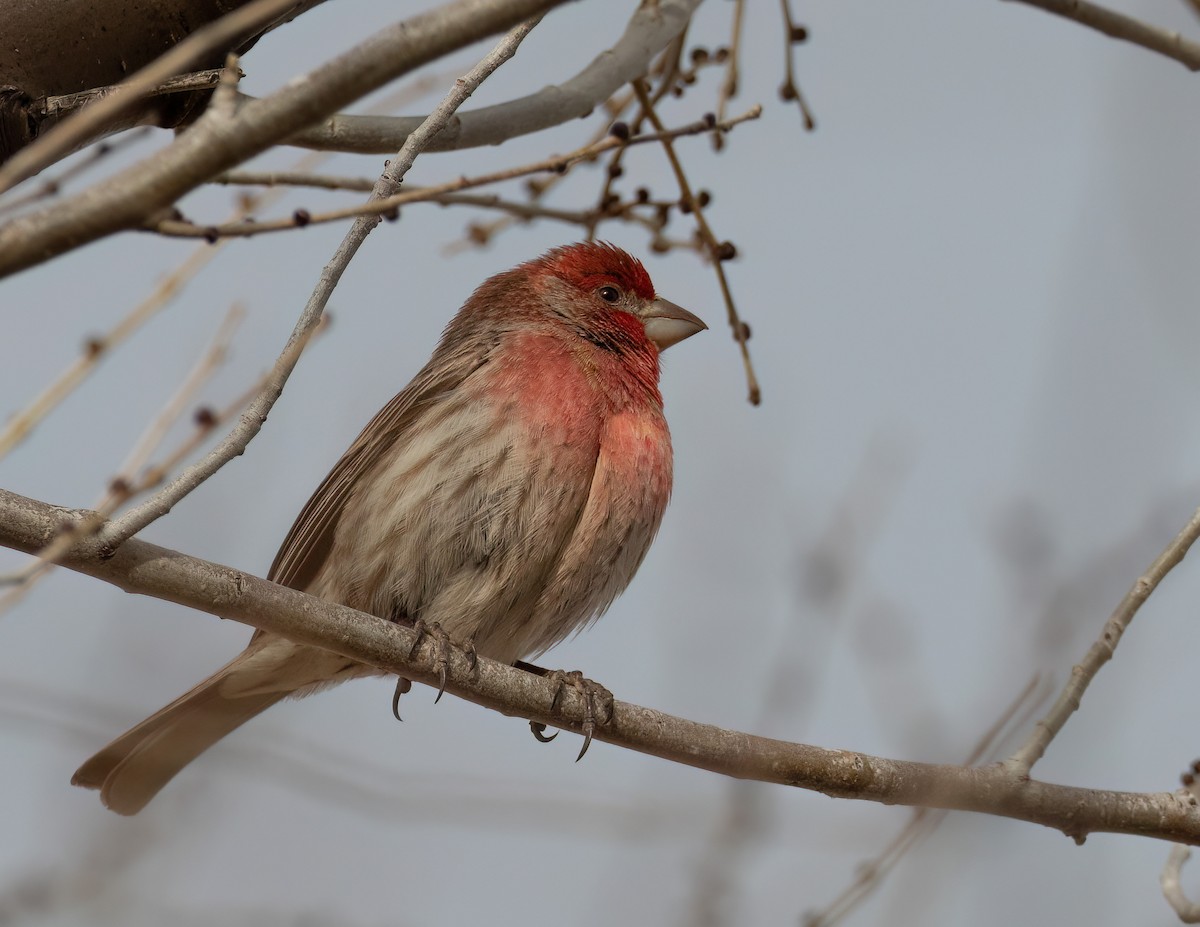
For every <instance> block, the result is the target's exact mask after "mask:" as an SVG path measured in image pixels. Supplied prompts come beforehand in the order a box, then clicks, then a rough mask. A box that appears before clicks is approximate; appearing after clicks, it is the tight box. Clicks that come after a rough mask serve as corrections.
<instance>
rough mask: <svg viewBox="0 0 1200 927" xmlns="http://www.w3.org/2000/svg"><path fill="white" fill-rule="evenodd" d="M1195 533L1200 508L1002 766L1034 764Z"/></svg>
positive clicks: (1021, 771)
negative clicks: (1043, 714) (1024, 739)
mask: <svg viewBox="0 0 1200 927" xmlns="http://www.w3.org/2000/svg"><path fill="white" fill-rule="evenodd" d="M1197 537H1200V509H1197V510H1196V511H1195V512H1194V513H1193V515H1192V517H1191V518H1190V519H1189V520H1188V523H1187V524H1186V525H1184V527H1183V530H1182V531H1180V532H1179V534H1177V535H1176V536H1175V539H1174V540H1173V541H1171V543H1170V544H1168V545H1167V546H1166V548H1165V549H1164V550H1163V552H1162V553H1161V554H1159V555H1158V557H1156V558H1155V560H1154V562H1153V563H1152V564H1150V566H1149V568H1148V569H1147V570H1146V572H1145V573H1143V574H1142V575H1141V576H1139V577H1138V579H1137V581H1136V582H1135V583H1134V584H1133V586H1132V587H1130V589H1129V591H1128V592H1127V593H1125V598H1123V599H1122V600H1121V602H1120V604H1119V605H1118V606H1117V608H1116V610H1115V611H1113V613H1112V615H1111V616H1109V619H1108V621H1106V622H1105V623H1104V629H1103V631H1101V633H1100V637H1099V638H1097V640H1096V641H1095V642H1094V643H1093V644H1092V646H1091V647H1089V648H1088V652H1087V653H1086V654H1085V655H1084V657H1083V659H1082V660H1081V661H1080V662H1079V663H1077V664H1076V665H1075V666H1074V667H1072V668H1071V676H1070V678H1069V679H1068V680H1067V684H1066V686H1065V687H1064V688H1063V690H1062V692H1061V693H1060V694H1059V696H1058V699H1057V701H1055V703H1054V705H1053V707H1052V708H1051V709H1050V711H1049V713H1048V714H1047V715H1046V717H1044V718H1042V720H1040V721H1039V722H1038V723H1037V724H1036V725H1035V726H1034V729H1033V731H1032V732H1031V733H1030V735H1029V738H1028V740H1026V742H1025V743H1024V744H1022V746H1021V748H1020V749H1019V750H1018V751H1017V752H1016V753H1014V754H1013V755H1012V756H1011V757H1009V758H1008V759H1007V760H1006V761H1005V767H1006V768H1007V769H1008V770H1009V771H1010V772H1013V773H1016V774H1017V775H1019V776H1028V775H1029V771H1030V770H1031V769H1033V766H1034V764H1035V763H1037V761H1038V760H1040V759H1041V758H1042V756H1043V754H1045V752H1046V748H1047V747H1048V746H1050V742H1051V741H1052V740H1054V738H1055V737H1056V736H1057V735H1058V732H1059V731H1061V730H1062V728H1063V725H1064V724H1066V723H1067V720H1068V719H1069V718H1070V717H1071V715H1072V714H1074V713H1075V711H1076V710H1077V709H1078V708H1079V704H1080V701H1081V700H1082V699H1083V694H1084V693H1085V692H1086V691H1087V688H1088V686H1089V685H1090V684H1091V682H1092V680H1093V679H1094V678H1095V677H1096V673H1098V672H1099V671H1100V668H1101V667H1102V666H1104V664H1105V663H1107V662H1108V661H1109V660H1111V659H1112V657H1113V654H1114V653H1115V652H1116V649H1117V644H1118V643H1120V641H1121V635H1123V634H1124V633H1125V629H1126V628H1128V627H1129V624H1130V622H1132V621H1133V617H1134V615H1136V614H1137V612H1138V609H1139V608H1141V607H1142V604H1143V603H1144V602H1145V601H1146V599H1148V598H1150V594H1151V593H1153V592H1154V590H1155V589H1157V588H1158V584H1159V583H1161V582H1162V581H1163V579H1164V577H1166V575H1167V574H1168V573H1170V572H1171V570H1172V569H1174V568H1175V567H1176V566H1178V564H1179V563H1180V561H1182V560H1183V558H1184V555H1186V554H1187V552H1188V549H1189V548H1190V547H1191V546H1192V544H1193V543H1195V541H1196V538H1197Z"/></svg>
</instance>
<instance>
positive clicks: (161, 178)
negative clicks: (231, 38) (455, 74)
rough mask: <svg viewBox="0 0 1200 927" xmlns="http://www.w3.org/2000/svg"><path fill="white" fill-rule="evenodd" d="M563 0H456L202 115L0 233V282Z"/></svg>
mask: <svg viewBox="0 0 1200 927" xmlns="http://www.w3.org/2000/svg"><path fill="white" fill-rule="evenodd" d="M563 2H565V0H455V2H452V3H448V4H446V5H445V6H443V7H440V8H438V9H435V10H431V11H430V12H427V13H422V14H419V15H416V16H413V17H412V18H411V19H408V20H405V21H403V22H400V23H396V24H395V25H393V26H390V27H388V28H386V29H383V30H381V31H380V32H378V33H376V34H375V35H373V36H372V37H370V38H369V39H367V40H366V41H364V42H361V43H360V44H359V45H358V46H356V47H355V48H352V49H350V50H349V51H347V52H345V53H343V54H342V55H339V56H338V57H336V58H334V59H333V60H332V61H329V62H328V63H326V64H323V65H321V66H320V67H318V68H316V69H315V70H313V71H311V72H309V73H308V74H306V75H303V76H302V77H298V78H296V79H294V80H292V81H289V82H288V83H287V85H286V86H284V87H283V88H282V89H280V90H279V91H278V92H277V93H274V94H272V95H271V96H269V97H265V98H264V99H262V100H257V101H255V102H254V103H250V104H247V105H246V106H243V107H242V108H241V109H240V110H238V112H237V113H236V114H234V115H233V116H231V117H229V118H221V116H220V114H217V113H214V112H212V111H211V110H210V111H208V112H206V113H205V115H204V116H202V117H201V118H200V119H199V120H198V121H197V122H196V124H195V125H194V126H192V127H191V128H190V129H189V130H187V131H186V132H184V133H183V134H182V135H180V136H179V137H178V138H177V139H175V141H174V142H172V143H171V145H170V146H169V147H168V148H166V149H165V150H163V151H160V152H156V153H155V154H154V155H153V156H152V157H150V158H148V159H146V160H144V161H141V162H139V163H138V164H135V165H133V166H131V167H130V168H128V169H127V170H125V171H122V172H120V173H118V174H117V175H115V176H114V177H112V178H109V179H107V180H105V181H103V182H101V183H99V184H97V185H96V186H94V187H92V188H91V189H89V190H87V191H85V192H84V193H82V194H80V195H79V196H77V197H75V198H73V199H71V200H70V201H67V202H62V203H54V204H52V205H49V206H46V207H45V208H43V209H40V210H37V211H34V212H31V213H28V214H26V215H23V216H20V217H18V218H16V219H13V220H11V221H10V222H8V223H7V224H6V225H4V226H3V227H0V276H7V275H8V274H12V273H15V272H17V271H19V270H23V269H24V268H26V267H30V266H32V265H34V264H37V263H41V262H42V261H46V260H49V259H50V258H53V257H55V256H57V255H59V254H62V253H64V252H66V251H69V250H71V249H72V248H77V247H79V246H80V245H84V244H87V243H88V242H91V241H95V240H96V239H98V238H102V237H104V236H106V235H110V234H112V233H114V232H119V231H122V230H124V229H129V228H134V227H136V226H138V225H141V224H142V223H143V222H145V220H146V218H147V217H148V216H151V215H153V214H154V213H156V212H158V211H159V210H161V209H164V208H166V207H168V206H170V205H172V204H173V203H174V202H175V201H176V200H177V199H179V197H181V196H183V195H184V194H185V193H187V192H188V191H189V190H192V189H194V188H195V187H197V186H199V185H200V184H202V183H204V182H205V181H207V180H209V179H210V178H212V177H214V176H216V175H217V174H219V173H220V172H221V171H223V170H228V169H229V168H231V167H233V166H235V165H237V164H239V163H241V162H242V161H244V160H245V159H247V158H249V157H251V156H253V155H255V154H258V153H259V152H260V151H263V150H264V149H266V148H268V147H270V146H271V145H273V144H275V143H277V142H279V141H281V140H282V139H284V138H286V137H287V136H289V135H291V134H293V133H294V132H296V131H297V130H299V129H301V128H303V127H304V126H306V125H311V124H312V123H314V122H316V121H317V120H319V119H322V118H324V117H326V116H328V115H329V114H330V113H332V112H334V111H336V110H337V109H339V108H341V107H343V106H345V105H347V104H349V103H351V102H353V101H354V100H356V99H358V98H359V97H361V96H363V95H364V94H367V93H369V92H371V91H372V90H375V89H376V88H378V87H380V86H382V85H383V84H385V83H387V82H388V81H390V80H393V79H394V78H396V77H399V76H401V75H403V74H406V73H408V72H409V71H411V70H413V69H415V68H417V67H420V66H421V65H423V64H427V63H429V62H430V61H434V60H436V59H438V58H440V57H442V56H443V55H446V54H448V53H450V52H452V51H455V50H457V49H459V48H462V47H463V46H465V45H469V44H471V43H472V42H476V41H478V40H480V39H483V38H486V37H487V36H489V35H494V34H496V33H497V32H501V31H502V30H505V29H509V28H511V27H512V26H515V25H516V24H517V23H519V22H523V21H524V20H527V19H529V18H530V17H533V16H536V15H539V14H540V13H544V12H545V11H546V10H548V9H550V8H551V7H554V6H558V5H559V4H561V3H563Z"/></svg>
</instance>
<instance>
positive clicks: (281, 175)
mask: <svg viewBox="0 0 1200 927" xmlns="http://www.w3.org/2000/svg"><path fill="white" fill-rule="evenodd" d="M213 182H214V183H220V184H228V185H230V186H291V187H312V188H315V189H321V190H357V191H365V192H369V191H370V190H372V189H374V186H375V181H373V180H371V179H370V178H368V177H336V176H333V175H329V174H307V173H298V172H295V171H269V172H268V171H263V172H259V171H230V172H229V173H228V174H222V175H221V176H220V177H216V178H214V180H213ZM423 190H424V188H423V187H414V186H406V187H405V192H406V193H420V192H422V191H423ZM423 202H430V203H436V204H438V205H440V206H474V207H476V208H479V209H496V210H500V211H501V212H506V213H508V214H509V215H510V216H512V217H513V218H514V219H516V220H518V221H522V222H525V221H528V220H530V219H551V220H553V221H555V222H566V223H568V224H570V225H582V226H584V227H588V226H590V225H591V224H592V223H593V222H594V221H595V220H596V218H597V217H598V215H599V214H598V212H597V210H595V209H589V210H583V209H553V208H551V207H549V206H542V205H539V204H538V203H536V202H518V201H516V200H506V199H504V198H503V197H501V196H499V195H498V194H495V193H488V194H482V195H480V194H470V193H442V194H437V195H434V196H430V197H429V199H428V200H424V201H423ZM641 205H652V204H640V203H623V204H621V207H622V208H621V209H620V210H619V211H618V212H615V213H608V214H605V215H603V216H599V218H610V219H624V220H626V221H629V222H636V223H638V224H640V225H644V226H646V227H647V228H649V229H653V228H655V223H654V222H653V220H651V219H650V218H648V217H646V216H641V215H638V214H636V212H634V209H635V208H636V207H637V206H641ZM654 205H656V204H654ZM294 219H295V216H294V215H293V220H294Z"/></svg>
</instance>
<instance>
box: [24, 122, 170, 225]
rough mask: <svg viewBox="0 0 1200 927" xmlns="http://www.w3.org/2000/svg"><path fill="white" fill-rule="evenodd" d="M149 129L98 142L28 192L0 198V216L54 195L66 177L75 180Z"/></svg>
mask: <svg viewBox="0 0 1200 927" xmlns="http://www.w3.org/2000/svg"><path fill="white" fill-rule="evenodd" d="M149 131H150V126H139V127H138V128H136V129H131V130H129V131H128V132H126V133H125V134H124V135H122V136H121V137H120V138H115V139H113V140H112V141H107V142H99V143H98V144H95V145H93V146H92V147H91V148H89V149H88V150H87V152H86V153H85V154H83V155H80V157H79V159H78V160H77V161H76V162H75V163H74V164H72V165H71V166H70V167H69V168H66V169H65V170H63V171H60V172H59V173H58V174H56V175H54V176H52V177H47V178H45V179H44V180H41V181H39V182H38V185H37V188H36V189H34V190H30V191H29V192H28V193H23V194H21V195H20V196H15V195H14V196H10V197H7V198H5V199H4V200H0V216H2V215H4V214H5V213H9V212H15V211H16V210H18V209H23V208H24V207H26V206H28V205H30V204H31V203H36V202H37V201H38V200H44V199H47V198H48V197H51V196H56V195H57V194H59V193H61V192H62V189H63V187H64V186H66V183H67V180H68V178H69V179H71V180H76V179H78V178H79V176H80V175H81V174H83V173H84V171H86V170H87V169H88V168H90V167H93V166H95V165H96V164H99V163H100V162H102V161H103V160H104V159H105V158H107V157H108V156H109V155H110V154H113V153H114V152H116V151H120V150H121V149H122V148H125V147H127V146H129V145H132V144H135V143H136V142H140V141H141V140H142V139H143V138H145V137H146V133H148V132H149Z"/></svg>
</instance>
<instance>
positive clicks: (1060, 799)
mask: <svg viewBox="0 0 1200 927" xmlns="http://www.w3.org/2000/svg"><path fill="white" fill-rule="evenodd" d="M87 516H88V513H86V512H80V511H78V510H70V509H63V508H59V507H56V506H52V505H47V504H46V503H44V502H38V501H36V500H33V499H28V498H25V497H23V496H19V495H17V494H15V493H11V492H8V491H6V490H0V545H3V546H6V547H12V548H15V549H17V550H22V551H25V552H29V553H33V552H36V551H38V550H41V549H42V548H43V547H45V546H46V545H47V544H49V543H50V542H51V541H53V539H54V536H55V535H56V533H57V532H58V530H59V529H60V526H61V525H62V523H63V521H64V520H72V519H75V518H80V517H87ZM62 563H63V565H64V566H67V567H69V568H70V569H73V570H76V571H78V572H81V573H86V574H88V575H90V576H94V577H96V578H97V579H102V580H104V581H105V582H108V583H112V584H113V585H115V586H117V587H119V588H121V589H124V590H125V591H126V592H131V593H137V594H139V595H149V596H153V597H155V598H160V599H165V600H167V601H170V602H177V603H179V604H181V605H187V606H190V607H192V608H196V609H199V610H201V611H205V612H208V613H209V614H212V615H218V616H220V617H222V618H231V619H233V620H235V621H241V622H243V623H245V624H249V625H253V626H254V627H257V628H262V629H263V630H266V631H271V632H272V633H275V634H281V635H283V636H284V637H287V638H289V639H291V640H294V641H297V642H299V643H302V644H311V645H313V646H317V647H323V648H325V649H327V650H331V651H334V652H335V653H339V654H342V655H343V656H345V657H348V658H349V659H351V660H357V661H359V662H361V663H366V664H369V665H371V666H376V667H379V668H380V669H383V670H386V671H387V672H391V673H397V674H402V675H403V676H404V677H405V678H408V679H413V680H416V681H418V682H422V683H426V684H430V685H437V683H438V645H437V644H436V643H435V642H434V641H432V640H430V639H429V638H428V637H426V638H425V639H424V640H423V641H420V642H418V640H417V635H416V634H415V632H413V631H412V630H411V629H409V628H406V627H403V626H401V625H397V624H393V623H391V622H387V621H384V620H383V619H381V618H376V617H374V616H372V615H368V614H365V613H363V612H357V611H355V610H353V609H351V608H346V607H345V606H342V605H334V604H333V603H330V602H325V601H322V600H320V599H315V598H313V597H311V596H308V595H305V594H304V593H301V592H297V591H295V590H294V589H288V588H286V587H284V586H279V585H276V584H274V583H270V582H267V581H266V580H263V579H258V578H257V577H254V576H251V575H249V574H247V573H244V572H242V571H240V570H236V569H233V568H232V567H227V566H222V565H220V564H217V563H211V562H208V561H205V560H200V559H198V558H195V557H189V556H187V555H186V554H182V553H179V552H178V551H173V550H168V549H166V548H162V547H158V546H156V545H153V544H147V543H145V542H144V541H139V540H137V539H132V540H130V541H127V542H126V543H125V544H123V545H122V546H121V547H120V549H118V550H117V551H116V552H115V553H113V554H112V555H111V556H108V555H107V551H106V550H105V549H104V548H103V546H102V545H101V544H100V543H99V542H98V541H97V540H96V539H94V538H93V539H87V540H84V541H82V542H81V543H80V544H79V545H77V546H76V547H75V548H74V549H72V550H71V551H70V552H69V553H68V554H66V555H65V556H64V557H63V560H62ZM446 689H447V691H449V692H451V693H453V694H455V695H458V696H460V697H462V698H465V699H467V700H469V701H472V702H475V703H476V704H478V705H483V706H484V707H486V708H491V709H493V710H495V711H499V712H501V713H503V714H506V715H515V716H519V717H523V718H529V719H531V720H534V721H540V722H542V723H544V724H552V725H554V726H556V727H564V728H567V729H569V730H573V731H575V732H576V733H578V732H579V731H580V730H581V728H582V726H583V718H584V704H583V699H582V698H581V697H580V696H579V695H578V694H577V693H575V692H573V691H570V692H568V693H567V694H566V695H565V696H564V697H563V698H561V699H560V700H559V701H560V707H559V709H558V710H556V711H552V710H551V705H552V704H553V702H554V697H555V691H556V689H557V687H556V686H555V684H554V683H553V682H552V681H551V680H548V679H545V678H543V677H541V676H536V675H534V674H531V673H525V672H522V671H521V670H518V669H515V668H514V667H510V666H505V665H503V664H500V663H496V662H494V661H492V660H486V659H482V658H480V659H478V661H477V663H473V662H472V661H471V660H470V659H468V658H467V656H466V655H465V654H464V653H463V652H462V651H461V650H458V649H456V648H455V649H454V650H453V652H452V653H451V658H450V660H449V667H448V672H447V684H446ZM595 736H596V739H597V740H603V741H607V742H608V743H612V744H616V745H618V746H622V747H627V748H629V749H632V750H636V751H638V752H641V753H646V754H650V755H652V756H658V757H661V758H663V759H666V760H670V761H672V762H676V763H682V764H685V765H688V766H694V767H697V768H699V769H707V770H710V771H711V772H716V773H720V774H722V775H727V776H733V777H736V778H740V779H757V780H759V781H763V782H774V783H779V784H782V785H792V786H797V787H799V788H805V789H812V790H815V791H819V792H823V793H824V794H826V795H829V796H832V797H835V798H857V799H864V800H868V801H877V802H883V803H885V804H901V805H914V806H927V807H934V808H947V809H952V810H960V811H976V812H982V813H985V814H995V815H1000V816H1003V817H1010V818H1016V819H1018V820H1023V821H1030V822H1033V823H1037V824H1043V825H1045V826H1047V827H1052V828H1055V829H1057V830H1061V831H1063V832H1064V833H1066V834H1068V835H1070V836H1071V837H1073V838H1075V839H1076V840H1082V839H1083V838H1084V837H1085V836H1086V835H1087V834H1089V833H1094V832H1108V833H1124V834H1136V835H1140V836H1144V837H1154V838H1158V839H1163V840H1171V841H1173V842H1178V843H1188V844H1193V845H1195V844H1200V808H1197V804H1196V801H1195V799H1193V798H1191V796H1189V795H1187V794H1186V793H1185V794H1182V795H1176V794H1171V793H1169V792H1163V793H1133V792H1112V791H1107V790H1101V789H1082V788H1075V787H1072V786H1065V785H1053V784H1050V783H1046V782H1037V781H1033V780H1029V779H1023V778H1021V777H1019V776H1015V775H1013V774H1012V773H1010V772H1009V771H1008V770H1006V769H1005V768H1004V767H1003V766H998V765H994V766H988V767H984V768H972V767H963V766H939V765H933V764H929V763H911V762H905V761H900V760H890V759H885V758H882V757H874V756H868V755H866V754H862V753H855V752H852V751H849V750H826V749H823V748H821V747H814V746H809V745H806V744H794V743H787V742H785V741H780V740H772V739H770V738H767V737H757V736H755V735H753V734H744V733H740V732H738V731H730V730H724V729H722V728H718V727H714V726H712V725H708V724H699V723H697V722H694V721H688V720H685V719H683V718H677V717H673V716H671V715H667V714H664V713H662V712H659V711H655V710H653V709H650V708H642V707H639V706H637V705H631V704H629V703H626V702H617V703H616V704H615V705H614V708H613V718H612V721H611V722H610V723H609V724H607V725H604V726H602V727H601V728H599V729H598V730H597V731H596V733H595Z"/></svg>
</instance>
